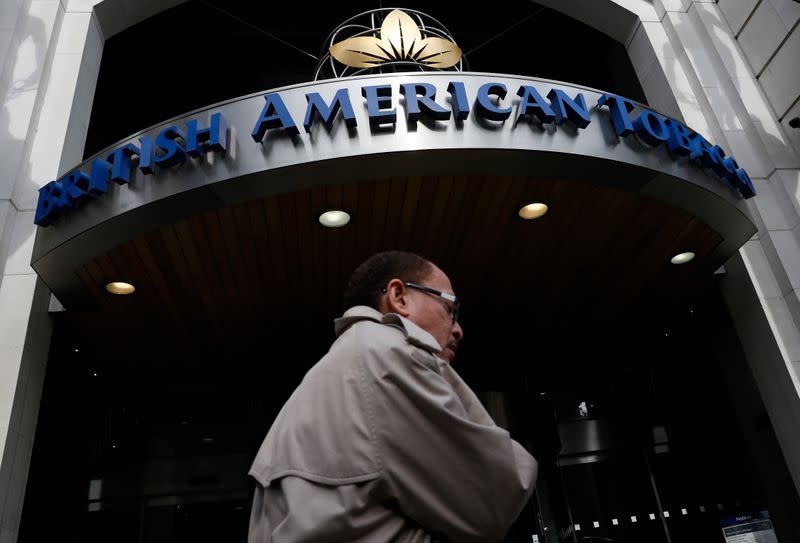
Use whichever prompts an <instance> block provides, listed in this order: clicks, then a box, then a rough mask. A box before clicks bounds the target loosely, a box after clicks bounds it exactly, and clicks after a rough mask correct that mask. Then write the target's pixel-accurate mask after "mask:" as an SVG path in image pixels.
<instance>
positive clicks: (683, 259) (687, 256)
mask: <svg viewBox="0 0 800 543" xmlns="http://www.w3.org/2000/svg"><path fill="white" fill-rule="evenodd" d="M692 259H694V253H693V252H691V251H687V252H685V253H680V254H677V255H675V256H673V257H672V258H671V259H670V262H672V263H673V264H686V263H687V262H689V261H691V260H692Z"/></svg>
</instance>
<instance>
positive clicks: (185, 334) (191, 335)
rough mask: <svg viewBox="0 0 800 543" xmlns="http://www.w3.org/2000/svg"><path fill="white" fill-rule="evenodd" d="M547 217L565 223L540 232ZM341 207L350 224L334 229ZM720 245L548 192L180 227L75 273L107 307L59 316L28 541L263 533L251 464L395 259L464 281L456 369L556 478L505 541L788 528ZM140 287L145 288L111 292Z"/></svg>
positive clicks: (438, 183) (481, 190) (660, 209)
mask: <svg viewBox="0 0 800 543" xmlns="http://www.w3.org/2000/svg"><path fill="white" fill-rule="evenodd" d="M531 201H544V202H547V203H548V205H549V207H550V210H549V211H548V213H547V214H546V215H545V216H544V217H542V218H541V219H537V220H535V221H525V220H523V219H520V218H519V217H518V216H517V210H518V209H519V207H520V206H521V205H523V204H525V203H528V202H531ZM331 208H341V209H347V210H348V211H349V212H350V213H351V215H352V217H353V220H352V222H351V224H349V225H348V226H346V227H343V228H338V229H325V228H323V227H322V226H320V225H319V224H318V223H317V220H316V219H317V215H318V213H319V212H321V211H322V210H325V209H331ZM631 225H635V228H634V227H632V226H631ZM720 242H721V239H720V236H719V234H717V233H716V232H714V231H713V230H711V229H710V228H709V227H708V226H706V225H705V224H703V223H702V222H700V221H699V220H697V219H696V218H694V217H691V216H688V215H687V214H685V213H684V212H682V211H680V210H677V209H673V208H670V207H668V206H666V205H665V204H662V203H659V202H655V201H651V200H647V199H645V198H643V197H641V196H639V195H638V194H636V193H628V192H625V191H623V190H616V189H613V188H609V187H608V186H600V185H594V184H589V183H582V182H578V181H575V180H567V179H541V178H535V177H530V178H527V177H525V178H519V177H500V176H497V177H486V176H481V177H465V176H461V177H429V178H426V177H398V178H389V179H375V180H364V181H361V182H357V183H356V182H353V183H348V184H344V185H330V186H321V187H316V188H314V189H310V190H307V191H301V192H295V193H291V194H283V195H278V196H270V197H268V198H264V199H261V200H257V201H252V202H246V203H243V204H236V205H231V206H228V207H223V208H220V209H215V210H211V211H209V212H207V213H205V214H203V215H198V216H193V217H189V218H186V219H183V220H180V221H177V222H175V223H173V224H166V225H164V226H163V227H162V228H160V229H159V230H156V231H154V232H150V233H147V234H145V235H143V236H140V237H137V238H135V239H132V240H129V241H128V242H126V243H124V244H122V245H120V246H119V247H116V248H114V249H113V250H111V251H109V252H108V253H107V254H104V255H102V256H100V257H98V258H96V259H94V260H92V261H90V262H87V263H86V264H85V265H84V266H82V267H81V269H79V270H77V271H76V273H77V274H78V276H79V277H80V278H81V280H82V282H83V284H84V286H85V288H86V289H87V291H88V292H90V293H91V295H92V296H93V297H94V299H95V301H96V307H94V308H92V309H87V310H85V311H67V312H63V313H59V314H56V315H54V318H55V331H54V336H53V342H52V345H51V354H50V361H49V364H48V369H47V376H46V381H45V388H44V393H43V399H42V406H41V410H40V415H39V423H38V427H37V435H36V441H35V444H34V455H33V459H32V464H31V470H30V477H29V485H28V491H27V493H26V498H25V506H24V511H23V520H22V525H21V530H20V536H19V541H20V542H22V543H27V542H36V541H45V540H49V539H54V538H55V537H56V535H58V536H59V537H63V534H64V533H65V531H66V532H69V533H71V534H75V535H76V538H78V539H80V540H82V541H87V542H89V541H109V540H114V541H131V542H134V541H135V542H148V543H150V542H159V543H160V542H170V543H172V542H175V543H179V542H184V541H187V542H188V541H191V542H192V543H198V542H202V541H209V542H211V541H213V542H215V543H216V542H218V541H221V540H225V541H244V540H245V537H246V533H245V532H246V527H247V519H248V515H249V508H250V499H251V496H252V484H253V483H252V482H251V481H250V480H249V479H248V478H247V475H246V474H247V470H248V468H249V464H250V462H251V461H252V458H253V456H254V454H255V452H256V450H257V448H258V446H259V444H260V442H261V440H262V439H263V437H264V436H265V435H266V432H267V430H268V428H269V426H270V424H271V422H272V420H273V418H274V417H275V415H276V414H277V413H278V410H279V409H280V407H281V406H282V405H283V403H284V401H285V400H286V398H287V397H288V396H289V394H290V393H291V392H292V390H293V389H294V387H296V386H297V384H298V383H299V382H300V380H301V379H302V376H303V375H304V374H305V372H306V371H307V370H308V369H309V368H310V367H311V366H312V365H313V364H314V363H315V362H316V361H317V360H318V359H319V358H320V357H321V356H322V354H324V352H325V351H326V350H327V348H328V347H329V345H330V343H331V341H332V340H333V325H332V319H333V318H335V317H336V316H338V314H339V313H340V310H341V306H340V296H341V292H342V290H343V288H344V284H345V282H346V279H347V276H348V275H349V273H350V272H351V271H352V270H353V269H354V268H355V266H356V265H357V264H358V263H359V262H360V261H362V260H363V259H364V258H366V257H367V256H369V255H370V254H372V253H374V252H377V251H379V250H383V249H389V248H399V249H406V250H411V251H414V252H417V253H419V254H422V255H424V256H426V257H428V258H430V259H431V260H433V261H434V262H436V263H437V264H438V265H440V266H441V267H442V268H443V269H444V270H445V271H446V272H447V273H448V274H449V275H450V277H451V278H452V280H453V283H454V287H455V289H456V290H457V292H458V294H459V295H460V297H461V298H462V299H463V300H465V301H464V306H463V311H462V318H461V320H462V323H463V327H464V330H465V340H464V343H463V348H462V349H461V350H460V352H459V359H458V360H457V361H456V363H455V366H454V367H455V368H456V369H457V371H458V372H459V373H460V374H461V375H462V376H463V377H464V379H465V380H466V381H467V383H468V384H470V386H472V387H473V388H474V389H475V390H476V392H477V393H478V394H479V396H480V398H481V400H482V401H483V402H484V404H485V405H486V406H487V408H488V410H489V411H490V413H491V414H492V415H493V416H494V418H495V420H496V421H497V422H498V423H499V424H500V425H502V426H504V427H506V428H508V429H509V431H510V432H511V433H512V435H513V436H514V437H515V438H516V439H518V440H519V441H520V442H521V443H523V444H525V445H526V446H527V447H528V448H529V449H530V450H531V451H532V452H533V453H534V455H535V456H536V457H537V458H538V459H539V461H540V464H541V476H540V481H539V485H538V491H537V493H536V496H535V498H534V499H533V500H532V501H531V503H530V504H529V506H528V507H526V509H525V510H524V511H523V513H522V514H521V515H520V518H519V520H518V522H517V524H516V525H515V526H514V527H513V528H512V530H511V532H510V533H509V535H508V537H507V539H506V541H508V542H509V543H517V542H523V541H525V542H527V541H531V540H532V537H533V536H536V537H537V538H538V540H539V541H540V542H548V543H554V542H561V541H569V542H572V543H577V542H585V543H588V542H590V541H606V542H608V541H614V542H631V541H635V542H636V543H641V542H642V541H648V542H650V541H652V542H661V541H668V542H671V543H678V542H681V543H683V542H686V541H688V542H692V541H703V542H707V541H710V542H717V541H721V540H720V537H721V535H720V534H721V533H720V532H719V530H718V526H719V518H720V516H724V515H728V514H734V513H737V512H740V511H752V510H762V509H768V510H769V511H770V512H771V513H772V515H773V518H774V520H775V523H776V527H777V528H778V529H779V530H784V531H787V530H788V532H787V533H792V532H791V530H792V529H794V525H793V523H794V522H795V521H794V520H793V519H796V518H800V516H798V515H796V514H795V512H796V511H798V510H800V508H798V504H797V497H796V493H795V492H794V489H793V487H792V486H791V482H790V481H791V479H790V478H789V476H788V473H787V470H786V467H785V464H784V463H783V460H782V457H781V454H780V451H779V449H778V447H777V445H776V443H775V439H774V436H773V435H772V430H771V426H770V423H769V419H768V417H767V416H766V414H765V411H764V407H763V405H762V404H761V401H760V398H759V396H758V393H757V391H756V389H755V386H754V384H753V381H752V377H751V376H750V375H749V370H748V368H747V366H746V363H745V361H744V359H743V357H742V355H741V352H740V349H739V346H738V340H737V338H736V334H735V333H734V331H733V328H732V325H731V324H730V321H729V319H728V317H727V312H726V310H725V308H724V306H723V304H722V303H721V301H720V299H719V295H718V286H717V283H718V282H719V281H724V274H715V273H714V272H715V269H716V267H715V266H712V265H711V262H710V261H709V260H707V258H708V257H709V255H711V254H712V253H713V251H714V248H715V247H716V246H717V245H718V244H719V243H720ZM686 246H691V247H692V248H693V249H694V251H695V253H696V255H697V256H696V259H695V261H693V263H691V264H690V265H684V266H675V265H673V264H670V262H669V257H670V256H672V255H673V254H675V253H677V252H678V251H679V249H680V248H681V247H686ZM123 276H124V277H125V278H127V279H129V280H130V282H132V283H134V284H135V285H136V288H137V290H136V292H135V293H134V295H131V296H128V297H112V296H109V295H108V294H107V293H106V292H105V290H104V285H105V284H106V282H108V281H110V280H119V278H121V277H123ZM701 507H702V508H703V509H702V510H701ZM684 510H685V511H686V513H684ZM651 515H652V516H653V518H652V519H651ZM634 517H635V519H636V520H635V521H634V520H633V518H634ZM615 521H616V523H615ZM693 538H694V539H693Z"/></svg>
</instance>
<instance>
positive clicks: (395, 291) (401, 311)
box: [385, 279, 411, 317]
mask: <svg viewBox="0 0 800 543" xmlns="http://www.w3.org/2000/svg"><path fill="white" fill-rule="evenodd" d="M385 299H386V309H387V312H388V313H397V314H398V315H400V316H401V317H408V316H409V315H410V314H411V307H410V306H409V302H410V301H409V299H408V289H407V288H406V286H405V285H404V284H403V282H402V281H401V280H400V279H392V280H391V281H389V284H388V285H386V297H385Z"/></svg>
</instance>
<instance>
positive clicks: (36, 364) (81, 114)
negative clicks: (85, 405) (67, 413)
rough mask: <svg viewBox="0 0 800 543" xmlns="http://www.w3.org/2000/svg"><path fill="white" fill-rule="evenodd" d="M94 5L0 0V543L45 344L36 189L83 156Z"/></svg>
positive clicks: (32, 420) (29, 438)
mask: <svg viewBox="0 0 800 543" xmlns="http://www.w3.org/2000/svg"><path fill="white" fill-rule="evenodd" d="M94 3H95V2H91V1H74V0H71V1H66V0H62V1H58V0H32V1H31V0H2V2H0V61H2V64H0V270H2V273H0V543H12V542H14V541H16V539H17V533H18V530H19V521H20V517H21V512H22V504H23V501H24V497H25V486H26V483H27V478H28V466H29V463H30V456H31V451H32V448H33V437H34V432H35V429H36V421H37V417H38V410H39V401H40V398H41V390H42V384H43V382H44V373H45V366H46V363H47V356H48V351H49V346H50V332H51V327H50V320H49V317H48V314H47V310H48V307H49V299H50V293H49V291H48V290H47V288H46V287H45V286H44V285H43V284H41V282H39V281H38V280H37V276H36V274H35V273H34V272H33V269H32V268H31V267H30V260H31V254H32V250H33V243H34V238H35V233H36V229H35V226H34V224H33V217H34V211H35V207H36V201H37V190H38V189H39V187H41V186H43V185H44V184H45V183H47V182H48V181H50V180H52V179H55V178H56V177H58V175H59V174H60V173H63V169H65V168H68V167H70V166H71V165H74V164H75V163H77V162H79V161H80V159H81V155H82V154H83V145H84V142H85V138H86V130H87V127H88V122H89V116H90V113H91V105H92V99H93V95H94V86H95V82H96V80H97V72H98V70H99V67H100V58H101V54H102V48H103V42H104V40H103V38H102V34H101V33H100V29H99V26H98V24H97V22H96V20H95V18H94V15H93V13H92V7H93V5H94Z"/></svg>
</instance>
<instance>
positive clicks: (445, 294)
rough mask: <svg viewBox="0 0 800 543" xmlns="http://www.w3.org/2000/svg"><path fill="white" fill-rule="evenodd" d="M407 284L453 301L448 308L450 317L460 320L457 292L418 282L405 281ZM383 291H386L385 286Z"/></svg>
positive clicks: (459, 304)
mask: <svg viewBox="0 0 800 543" xmlns="http://www.w3.org/2000/svg"><path fill="white" fill-rule="evenodd" d="M403 284H404V285H405V286H407V287H409V288H413V289H416V290H421V291H422V292H427V293H428V294H433V295H434V296H438V297H439V298H444V299H445V300H447V301H448V302H451V303H452V304H453V305H452V306H449V307H448V308H447V312H448V313H450V318H451V319H453V324H455V323H456V322H457V321H458V312H459V310H460V309H461V300H459V299H458V296H456V295H455V294H450V293H449V292H442V291H441V290H436V289H435V288H431V287H426V286H424V285H418V284H416V283H403ZM381 292H386V289H385V288H384V289H383V290H381Z"/></svg>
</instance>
